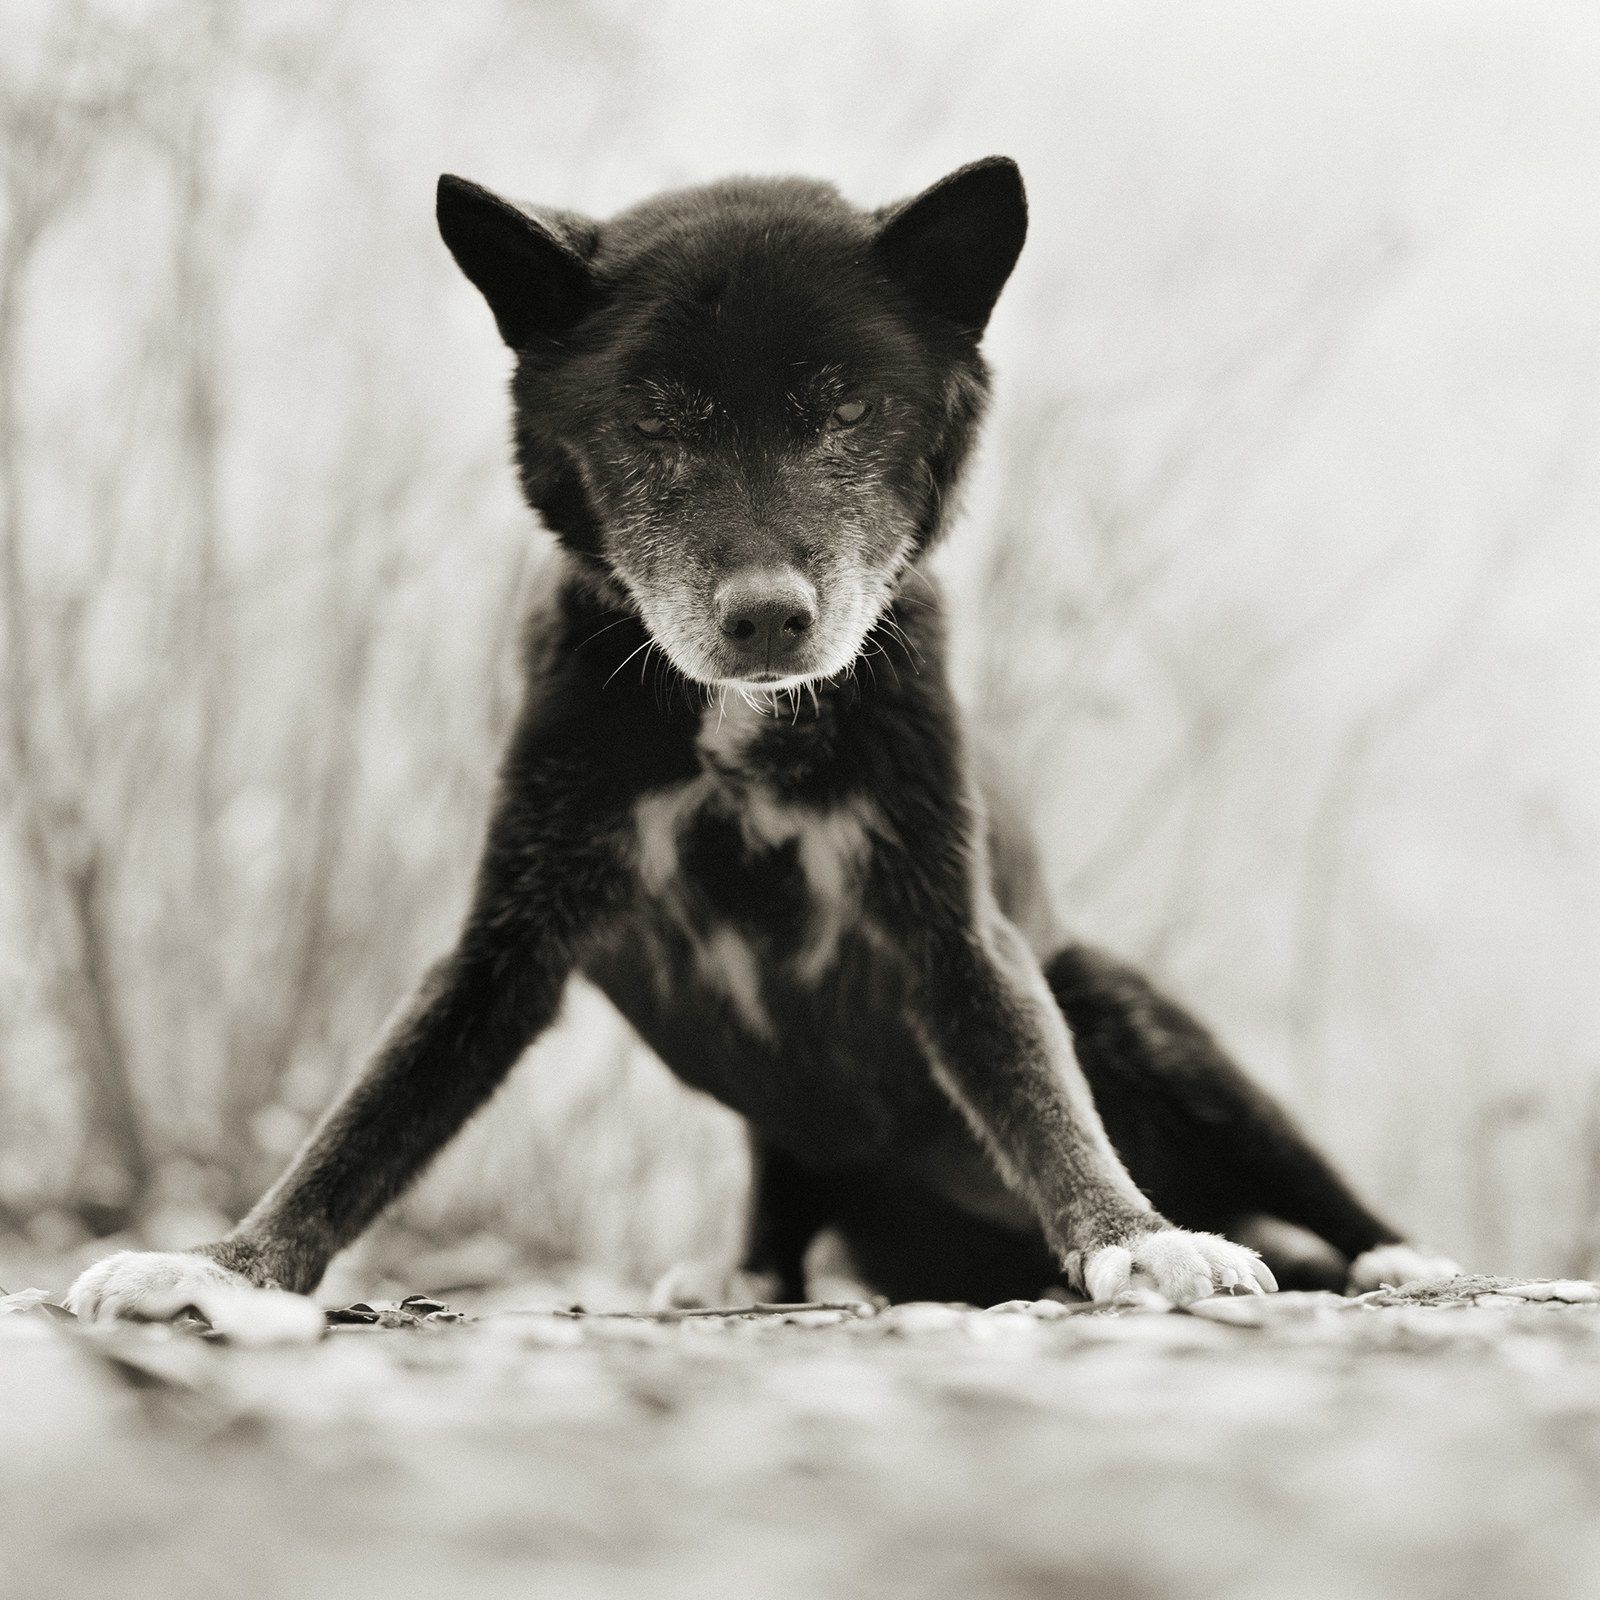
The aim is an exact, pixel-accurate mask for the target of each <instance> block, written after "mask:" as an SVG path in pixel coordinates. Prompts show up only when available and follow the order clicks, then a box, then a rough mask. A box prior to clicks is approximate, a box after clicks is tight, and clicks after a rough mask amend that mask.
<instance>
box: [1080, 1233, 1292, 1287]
mask: <svg viewBox="0 0 1600 1600" xmlns="http://www.w3.org/2000/svg"><path fill="white" fill-rule="evenodd" d="M1080 1272H1081V1276H1082V1280H1083V1289H1084V1292H1085V1293H1086V1294H1087V1295H1088V1296H1089V1298H1090V1299H1091V1300H1115V1299H1116V1297H1117V1296H1118V1295H1120V1294H1124V1293H1127V1292H1129V1291H1133V1292H1135V1293H1137V1292H1139V1291H1143V1292H1145V1293H1154V1294H1158V1295H1160V1296H1161V1297H1162V1299H1164V1300H1170V1301H1171V1302H1172V1304H1173V1305H1175V1306H1186V1305H1189V1304H1191V1303H1192V1302H1194V1301H1196V1300H1203V1299H1205V1297H1206V1296H1207V1295H1209V1294H1218V1293H1231V1292H1232V1291H1234V1290H1239V1291H1241V1292H1243V1293H1246V1294H1266V1293H1268V1292H1270V1291H1272V1290H1274V1289H1276V1288H1277V1287H1278V1280H1277V1279H1276V1278H1274V1277H1273V1276H1272V1273H1271V1271H1270V1269H1269V1268H1268V1267H1267V1264H1266V1263H1265V1262H1264V1261H1263V1260H1262V1259H1261V1257H1260V1256H1258V1255H1257V1254H1256V1253H1255V1251H1254V1250H1249V1249H1246V1248H1245V1246H1244V1245H1242V1244H1234V1243H1233V1242H1232V1240H1230V1239H1223V1238H1219V1237H1218V1236H1217V1235H1216V1234H1214V1233H1187V1232H1185V1231H1184V1230H1183V1229H1181V1228H1163V1229H1161V1230H1160V1231H1159V1232H1156V1233H1144V1234H1138V1235H1136V1236H1135V1237H1134V1238H1132V1239H1130V1240H1129V1241H1128V1242H1127V1244H1125V1245H1107V1246H1105V1247H1104V1248H1103V1249H1100V1250H1095V1251H1092V1252H1090V1253H1089V1255H1088V1256H1087V1257H1086V1258H1085V1259H1084V1260H1083V1261H1082V1262H1081V1266H1080ZM1074 1276H1077V1274H1075V1275H1074Z"/></svg>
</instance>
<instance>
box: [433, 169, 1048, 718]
mask: <svg viewBox="0 0 1600 1600" xmlns="http://www.w3.org/2000/svg"><path fill="white" fill-rule="evenodd" d="M438 215H439V230H440V232H441V233H442V234H443V236H444V240H445V243H446V244H447V245H448V246H449V247H450V251H451V253H452V254H453V255H454V256H455V259H456V261H457V263H458V264H459V265H460V267H461V269H462V271H463V272H465V273H466V275H467V277H468V278H470V279H471V280H472V282H473V283H474V284H476V285H477V287H478V288H479V289H480V290H481V291H482V293H483V295H484V297H485V299H487V300H488V302H489V306H490V309H491V310H492V311H493V312H494V315H495V321H496V322H497V323H498V324H499V328H500V333H501V336H502V337H503V338H504V339H505V341H506V343H507V344H508V345H510V346H511V348H512V349H513V350H514V351H515V352H516V354H517V369H516V376H515V378H514V380H513V383H512V395H513V398H514V401H515V406H516V441H517V459H518V464H519V467H520V470H521V475H522V483H523V489H524V492H525V493H526V495H527V497H528V500H529V502H530V504H532V505H533V506H534V508H535V509H536V510H538V511H539V512H540V513H541V514H542V516H543V517H544V519H545V522H546V524H547V525H548V526H549V527H550V528H551V529H552V531H553V532H555V533H556V534H557V535H558V536H559V537H560V538H561V539H562V540H563V541H564V542H565V543H566V545H567V546H568V547H569V548H570V549H571V550H573V551H574V552H576V553H577V554H578V555H579V556H581V557H582V558H584V559H585V560H586V561H587V562H589V563H591V565H592V567H593V570H594V571H595V572H596V574H597V575H601V576H603V577H604V578H605V579H606V580H607V581H610V582H613V583H615V584H617V585H620V587H621V589H622V591H623V592H624V593H625V594H626V596H627V597H628V598H629V599H630V600H631V602H632V603H633V604H634V605H635V606H637V608H638V610H639V611H640V613H641V614H642V615H643V617H644V620H645V624H646V626H647V627H648V628H649V630H650V632H651V634H652V636H653V637H654V638H655V640H656V641H657V643H659V644H660V645H661V647H662V648H663V649H664V650H665V651H666V654H667V656H668V658H669V659H670V660H671V661H672V663H673V664H674V665H675V666H676V667H677V668H678V669H679V670H680V671H681V672H683V673H684V674H686V675H687V676H688V677H690V678H692V679H695V680H697V681H699V682H701V683H707V684H719V683H720V684H729V683H737V684H742V685H750V684H761V685H764V686H766V687H769V688H773V687H784V686H790V685H794V684H798V683H802V682H805V681H808V680H813V679H817V678H825V677H830V676H832V675H833V674H835V673H838V672H841V671H843V670H844V669H845V668H846V667H847V666H849V664H850V663H851V662H852V661H853V660H854V659H855V657H856V655H857V653H858V652H859V651H860V649H861V647H862V644H863V642H864V640H865V638H866V635H867V633H868V631H869V630H870V629H871V627H872V625H873V624H874V622H875V621H876V620H877V619H878V616H879V614H880V613H881V611H882V609H883V607H884V606H885V604H886V603H887V602H888V600H889V599H890V598H891V596H892V595H893V593H894V590H895V587H896V585H897V583H898V581H899V578H900V576H901V574H902V573H903V571H904V570H905V567H906V565H907V563H908V562H910V561H911V560H912V559H914V558H915V556H916V555H917V553H918V552H919V551H920V550H922V549H923V548H924V547H925V546H926V545H927V544H928V542H929V541H930V540H931V539H933V538H934V537H935V535H936V534H937V533H938V531H939V529H940V526H941V523H942V520H943V517H944V513H945V508H946V505H947V503H948V500H949V497H950V495H951V493H952V491H953V489H954V487H955V484H956V481H957V478H958V477H959V474H960V471H961V467H962V465H963V462H964V461H965V458H966V455H967V452H968V450H969V448H970V445H971V443H972V439H973V435H974V431H975V428H976V424H977V421H978V418H979V415H980V412H981V409H982V405H983V401H984V398H985V396H986V394H987V374H986V372H985V369H984V365H983V362H982V359H981V357H980V356H979V354H978V341H979V339H980V338H981V336H982V334H983V330H984V327H985V325H986V324H987V322H988V320H989V313H990V311H991V310H992V309H993V307H994V303H995V300H996V298H997V297H998V296H999V293H1000V290H1001V288H1002V287H1003V286H1004V284H1005V281H1006V279H1007V277H1008V276H1009V275H1010V272H1011V268H1012V266H1013V264H1014V263H1015V261H1016V258H1017V253H1018V251H1019V250H1021V248H1022V241H1023V236H1024V233H1025V232H1026V228H1027V210H1026V202H1025V200H1024V197H1023V190H1022V179H1021V176H1020V175H1019V173H1018V171H1017V168H1016V166H1015V164H1014V163H1012V162H1011V161H1008V160H1005V159H1004V158H1001V157H995V158H993V159H991V160H988V161H980V162H977V163H975V164H973V165H972V166H968V167H963V168H961V170H960V171H958V172H955V173H952V174H951V175H950V176H949V177H947V178H945V179H944V180H943V181H942V182H940V183H937V184H935V185H934V186H933V187H932V188H931V189H928V190H926V191H925V192H924V193H922V194H920V195H918V196H917V197H916V198H915V199H912V200H909V201H905V202H903V203H901V204H899V205H894V206H888V207H885V208H884V209H882V210H880V211H876V212H863V211H858V210H856V209H855V208H853V207H851V206H849V205H847V204H846V203H845V202H844V201H843V200H841V199H840V198H839V196H838V194H837V193H836V192H835V191H834V190H833V189H832V188H831V187H829V186H827V185H825V184H818V183H809V182H803V181H800V180H797V179H735V180H732V181H729V182H726V183H719V184H713V185H710V186H708V187H705V188H701V189H690V190H685V191H683V192H681V193H676V194H668V195H663V196H661V197H659V198H657V199H655V200H651V201H648V202H646V203H645V204H643V205H641V206H638V207H636V208H635V209H633V210H631V211H628V212H625V213H623V214H622V215H621V216H619V217H616V218H614V219H612V220H611V221H610V222H606V223H595V222H591V221H589V220H588V219H586V218H583V217H578V216H575V215H573V214H571V213H568V212H556V211H551V210H547V209H541V208H535V207H523V206H518V205H513V204H511V203H510V202H509V201H506V200H502V199H500V198H499V197H498V196H496V195H493V194H491V193H490V192H489V191H488V190H486V189H482V188H479V187H478V186H477V185H476V184H473V183H468V182H467V181H466V180H465V179H462V178H453V177H448V176H447V177H444V178H441V179H440V180H439V199H438Z"/></svg>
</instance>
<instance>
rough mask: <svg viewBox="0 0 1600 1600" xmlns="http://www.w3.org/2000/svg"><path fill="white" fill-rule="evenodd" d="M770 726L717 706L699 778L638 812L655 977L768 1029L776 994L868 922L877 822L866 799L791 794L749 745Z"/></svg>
mask: <svg viewBox="0 0 1600 1600" xmlns="http://www.w3.org/2000/svg"><path fill="white" fill-rule="evenodd" d="M755 719H759V720H755ZM774 732H776V733H778V734H779V735H780V736H781V732H782V730H781V729H777V730H775V729H774V728H773V725H772V723H771V721H770V719H762V718H760V713H757V712H754V711H752V710H750V709H748V708H746V707H743V706H741V707H739V709H738V711H737V712H735V711H734V710H733V709H732V708H729V709H728V710H727V711H726V712H723V713H721V714H720V715H719V713H718V712H717V711H712V712H709V713H708V714H707V718H706V724H705V726H704V727H703V728H702V731H701V735H700V740H699V753H700V756H701V765H702V770H701V773H700V775H699V776H698V777H696V778H693V779H690V780H689V781H687V782H685V783H681V784H677V785H674V786H673V787H671V788H667V789H661V790H657V791H655V792H653V793H651V794H649V795H646V796H645V797H644V798H643V799H642V800H640V801H639V802H638V804H637V806H636V807H635V812H634V826H635V844H636V851H637V856H636V862H637V871H638V881H639V887H640V892H641V895H642V897H643V901H644V909H645V911H646V915H647V919H648V920H649V921H650V922H651V923H653V924H654V925H655V926H656V928H657V930H658V932H659V933H661V934H662V935H663V936H664V937H663V938H662V939H660V940H659V941H658V967H659V971H658V973H657V981H658V987H668V986H671V987H676V986H678V985H680V984H682V983H683V982H685V981H691V982H694V983H697V984H699V985H703V986H705V987H707V988H710V989H712V990H714V991H716V992H717V993H718V994H720V996H721V997H722V998H723V999H724V1000H725V1001H726V1002H728V1003H729V1004H730V1005H731V1006H732V1007H733V1009H734V1011H735V1013H736V1014H737V1016H738V1017H739V1020H740V1021H741V1022H742V1023H743V1024H744V1025H745V1026H746V1027H748V1028H749V1029H751V1030H752V1031H754V1032H757V1033H759V1034H761V1035H762V1036H764V1037H767V1038H770V1037H772V1035H773V1032H774V1024H773V1018H772V1012H771V1006H770V1005H769V1000H770V999H771V997H772V996H773V994H774V992H775V991H776V990H792V989H794V988H799V989H801V990H815V989H816V988H817V986H818V985H820V984H821V983H822V981H823V980H824V978H826V977H827V976H828V974H829V973H830V972H832V971H833V970H834V968H835V966H836V965H837V963H838V960H839V956H840V948H841V943H842V941H843V939H844V937H845V935H846V933H847V930H850V929H851V928H853V927H854V926H855V925H856V924H857V923H858V922H859V919H860V914H861V888H862V883H863V881H864V878H865V874H866V868H867V864H868V861H869V858H870V856H871V852H872V845H873V838H874V833H875V829H876V827H877V826H878V819H877V816H876V812H875V810H874V808H873V807H872V806H871V805H870V804H869V803H868V802H866V801H864V800H861V799H859V798H858V799H853V800H848V801H842V802H838V803H833V804H825V805H819V804H811V803H806V802H803V801H800V800H797V799H795V798H793V797H792V796H791V795H789V794H786V793H785V791H784V788H783V786H782V785H780V784H778V783H776V782H775V781H773V778H772V775H771V772H770V770H769V769H768V768H766V767H765V766H764V765H763V764H762V762H761V761H760V760H759V759H758V758H757V756H756V753H755V750H754V746H755V745H756V744H757V743H758V742H760V741H762V740H766V739H769V738H771V737H772V736H773V734H774ZM685 956H686V957H687V961H685V960H684V957H685ZM685 968H687V970H685Z"/></svg>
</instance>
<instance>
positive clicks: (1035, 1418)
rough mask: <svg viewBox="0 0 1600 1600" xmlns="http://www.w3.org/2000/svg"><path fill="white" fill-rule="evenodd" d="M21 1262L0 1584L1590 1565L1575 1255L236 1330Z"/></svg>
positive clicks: (7, 1332)
mask: <svg viewBox="0 0 1600 1600" xmlns="http://www.w3.org/2000/svg"><path fill="white" fill-rule="evenodd" d="M1530 1293H1531V1294H1535V1295H1540V1294H1542V1295H1546V1296H1547V1298H1544V1299H1532V1300H1530V1299H1528V1298H1525V1296H1526V1295H1528V1294H1530ZM1562 1296H1565V1297H1567V1298H1565V1299H1563V1298H1561V1297H1562ZM34 1298H36V1297H32V1296H28V1295H14V1296H12V1297H11V1299H10V1301H0V1308H3V1307H7V1306H9V1307H11V1308H13V1309H12V1310H11V1313H10V1314H9V1315H0V1594H4V1595H5V1596H6V1600H10V1597H11V1596H13V1595H15V1596H19V1597H20V1596H24V1595H26V1596H61V1595H77V1594H80V1593H82V1594H94V1595H109V1594H131V1595H141V1596H142V1595H151V1596H155V1595H160V1596H164V1597H170V1596H188V1595H201V1594H205V1595H225V1596H229V1597H235V1596H238V1597H254V1596H273V1597H276V1596H279V1595H290V1594H295V1595H302V1594H304V1595H315V1596H320V1595H325V1594H326V1595H334V1594H347V1593H348V1594H354V1593H357V1592H361V1593H372V1592H379V1591H387V1590H389V1589H391V1588H392V1589H396V1590H398V1589H399V1588H400V1587H401V1586H404V1588H405V1589H406V1591H407V1592H418V1591H419V1590H421V1589H427V1590H431V1591H434V1592H438V1593H441V1594H445V1595H457V1594H460V1595H471V1596H473V1597H482V1600H489V1597H497V1596H501V1595H506V1596H510V1595H517V1596H525V1595H538V1596H540V1597H546V1596H549V1597H560V1600H565V1597H569V1596H570V1597H591V1596H634V1595H648V1596H650V1597H652V1600H657V1597H660V1600H677V1597H680V1596H681V1597H685V1600H687V1597H690V1596H693V1597H696V1600H700V1597H706V1596H721V1595H746V1596H756V1597H760V1600H768V1597H772V1600H785V1597H789V1596H822V1595H827V1596H842V1597H855V1596H862V1597H867V1596H871V1597H879V1596H887V1597H900V1596H905V1597H912V1596H915V1597H918V1600H921V1597H925V1596H943V1595H953V1596H954V1595H960V1596H1035V1595H1037V1596H1046V1595H1067V1596H1073V1597H1078V1596H1083V1597H1100V1596H1105V1597H1115V1600H1142V1597H1146V1596H1184V1597H1186V1600H1187V1597H1204V1600H1211V1597H1217V1600H1222V1597H1226V1600H1282V1597H1288V1596H1292V1597H1295V1600H1302V1597H1303V1600H1346V1597H1356V1596H1361V1597H1365V1596H1385V1597H1388V1596H1393V1597H1396V1600H1399V1597H1404V1600H1432V1597H1436V1596H1437V1597H1439V1600H1446V1597H1448V1600H1458V1597H1462V1596H1472V1597H1474V1600H1476V1597H1493V1596H1501V1595H1504V1596H1508V1597H1510V1596H1516V1597H1518V1600H1523V1597H1526V1596H1529V1595H1533V1594H1538V1595H1539V1596H1541V1597H1549V1600H1556V1597H1561V1596H1568V1595H1570V1596H1574V1597H1578V1596H1584V1597H1587V1596H1590V1595H1592V1594H1593V1593H1594V1592H1595V1590H1596V1586H1597V1585H1600V1514H1597V1513H1600V1290H1597V1289H1595V1288H1594V1286H1592V1285H1567V1286H1562V1285H1557V1286H1555V1288H1554V1291H1553V1292H1552V1290H1551V1289H1550V1287H1549V1286H1544V1287H1540V1286H1532V1287H1528V1286H1519V1285H1514V1284H1510V1283H1508V1282H1506V1281H1505V1280H1492V1279H1472V1280H1457V1281H1456V1282H1455V1283H1454V1284H1452V1285H1450V1286H1449V1287H1448V1288H1446V1289H1439V1288H1435V1289H1431V1290H1428V1289H1424V1290H1419V1291H1413V1292H1409V1293H1396V1292H1383V1293H1380V1294H1377V1295H1369V1296H1366V1297H1364V1298H1363V1299H1361V1300H1354V1301H1352V1300H1340V1299H1337V1298H1335V1297H1333V1296H1320V1295H1319V1296H1311V1295H1281V1296H1277V1297H1273V1298H1270V1299H1248V1300H1244V1299H1241V1300H1221V1301H1217V1300H1214V1301H1209V1302H1205V1303H1203V1304H1202V1305H1201V1306H1200V1307H1198V1308H1196V1310H1195V1312H1194V1313H1193V1314H1181V1313H1179V1314H1156V1313H1152V1312H1149V1311H1142V1310H1138V1309H1126V1310H1119V1311H1109V1312H1107V1311H1088V1312H1086V1311H1081V1310H1075V1309H1070V1308H1065V1307H1061V1306H1058V1305H1055V1304H1054V1303H1041V1304H1038V1305H1033V1306H1028V1305H1025V1304H1023V1303H1017V1304H1016V1305H1015V1306H1013V1308H1011V1309H1004V1308H1002V1309H997V1310H990V1311H981V1312H980V1311H972V1310H970V1309H966V1308H959V1307H949V1306H935V1305H920V1306H897V1307H894V1308H891V1309H889V1310H886V1311H878V1312H870V1311H868V1310H867V1308H862V1309H863V1312H864V1313H865V1314H861V1313H857V1312H854V1311H850V1310H818V1311H808V1312H798V1313H791V1314H787V1315H785V1314H783V1313H763V1314H749V1315H730V1316H702V1315H695V1316H686V1317H683V1318H682V1319H681V1320H677V1321H660V1320H652V1319H646V1318H641V1317H627V1316H598V1315H573V1314H570V1313H569V1314H561V1313H558V1312H554V1311H552V1310H548V1309H547V1310H541V1311H509V1312H501V1313H498V1314H493V1315H485V1316H482V1317H479V1318H476V1319H467V1320H458V1321H452V1320H448V1316H449V1314H448V1313H447V1314H445V1315H437V1314H435V1315H431V1316H429V1315H426V1314H424V1315H421V1316H419V1315H416V1314H413V1313H410V1312H407V1313H391V1314H389V1315H387V1316H386V1317H384V1318H383V1319H382V1320H380V1321H379V1322H377V1323H371V1324H367V1325H351V1326H341V1327H336V1328H333V1329H331V1330H330V1331H329V1333H328V1335H327V1337H325V1338H323V1339H322V1340H320V1342H317V1343H313V1344H309V1345H289V1346H261V1347H250V1346H247V1345H240V1344H229V1343H224V1342H221V1341H217V1340H215V1339H208V1338H205V1337H201V1336H199V1335H197V1334H196V1333H194V1332H192V1331H185V1330H182V1329H172V1328H167V1327H131V1326H120V1327H117V1328H114V1329H111V1330H108V1331H104V1332H86V1331H82V1330H80V1329H79V1328H78V1327H77V1325H76V1324H73V1323H70V1322H67V1321H64V1320H62V1319H61V1318H59V1317H55V1316H52V1315H51V1314H50V1313H49V1311H48V1309H47V1308H45V1307H41V1306H33V1305H32V1304H31V1301H32V1299H34ZM1569 1300H1570V1301H1573V1302H1576V1303H1568V1301H1569ZM547 1304H548V1302H547ZM423 1311H424V1313H426V1307H425V1306H424V1308H423ZM385 1322H387V1323H391V1324H393V1323H400V1324H403V1325H402V1326H384V1323H385Z"/></svg>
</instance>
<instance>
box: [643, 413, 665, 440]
mask: <svg viewBox="0 0 1600 1600" xmlns="http://www.w3.org/2000/svg"><path fill="white" fill-rule="evenodd" d="M634 427H636V428H637V429H638V430H639V432H640V433H642V434H643V435H644V436H645V438H647V439H670V438H671V437H672V435H671V434H670V433H668V432H667V419H666V418H665V417H640V418H639V420H638V421H637V422H636V423H634Z"/></svg>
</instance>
